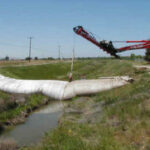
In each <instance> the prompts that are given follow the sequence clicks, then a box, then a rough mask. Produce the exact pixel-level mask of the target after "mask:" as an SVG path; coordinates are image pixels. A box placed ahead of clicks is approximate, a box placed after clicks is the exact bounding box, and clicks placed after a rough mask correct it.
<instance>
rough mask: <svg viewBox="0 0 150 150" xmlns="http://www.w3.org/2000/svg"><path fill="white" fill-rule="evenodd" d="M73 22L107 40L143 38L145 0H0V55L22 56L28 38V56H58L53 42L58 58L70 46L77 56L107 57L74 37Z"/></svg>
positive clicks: (149, 0)
mask: <svg viewBox="0 0 150 150" xmlns="http://www.w3.org/2000/svg"><path fill="white" fill-rule="evenodd" d="M77 25H82V26H83V27H85V28H86V29H88V30H90V31H91V32H93V33H95V34H96V35H98V36H99V38H101V39H106V40H143V39H148V38H150V0H5V1H4V0H0V35H1V36H0V57H5V56H6V55H8V56H10V57H17V58H24V57H26V56H27V55H28V46H29V39H28V37H29V36H33V37H34V39H33V40H32V43H33V44H32V46H33V48H34V49H33V50H32V56H33V57H35V56H38V57H58V45H61V53H62V55H63V57H71V55H72V49H73V45H75V51H76V56H78V57H83V56H94V57H96V56H108V55H107V54H106V53H105V52H103V51H102V50H100V49H99V48H97V47H96V46H95V45H93V44H92V43H90V42H88V41H86V40H85V39H83V38H82V37H79V36H78V35H75V34H74V33H73V30H72V28H73V27H74V26H77ZM118 46H120V45H118ZM131 53H133V51H131V52H125V53H122V54H121V55H130V54H131ZM134 53H136V54H143V53H144V50H137V51H134Z"/></svg>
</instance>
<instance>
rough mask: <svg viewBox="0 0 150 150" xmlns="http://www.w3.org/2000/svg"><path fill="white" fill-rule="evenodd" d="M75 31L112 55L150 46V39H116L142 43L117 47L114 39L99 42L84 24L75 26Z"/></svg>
mask: <svg viewBox="0 0 150 150" xmlns="http://www.w3.org/2000/svg"><path fill="white" fill-rule="evenodd" d="M73 30H74V32H75V33H76V34H78V35H80V36H82V37H83V38H85V39H87V40H88V41H90V42H92V43H93V44H95V45H96V46H98V47H99V48H101V49H103V50H104V51H106V52H107V53H109V54H110V55H112V56H115V57H117V58H118V57H119V56H118V55H117V54H116V53H119V52H123V51H127V50H135V49H143V48H150V41H147V40H141V41H114V42H126V43H141V44H136V45H131V46H126V47H121V48H115V47H114V46H113V44H112V41H109V42H108V41H105V40H103V41H100V42H98V41H97V40H96V38H95V37H94V36H93V35H92V34H91V33H89V32H87V31H86V30H85V29H84V28H83V27H82V26H77V27H74V28H73Z"/></svg>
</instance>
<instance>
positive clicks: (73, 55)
mask: <svg viewBox="0 0 150 150" xmlns="http://www.w3.org/2000/svg"><path fill="white" fill-rule="evenodd" d="M74 58H75V34H73V49H72V60H71V68H70V74H69V82H71V81H72V79H73V67H74Z"/></svg>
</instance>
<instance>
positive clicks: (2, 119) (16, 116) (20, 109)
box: [0, 91, 50, 133]
mask: <svg viewBox="0 0 150 150" xmlns="http://www.w3.org/2000/svg"><path fill="white" fill-rule="evenodd" d="M49 101H50V98H49V97H47V96H43V95H41V94H31V95H25V94H9V93H5V92H2V91H0V133H2V132H3V131H4V130H5V129H7V127H9V126H13V125H17V124H20V123H24V122H25V120H26V118H27V117H28V115H29V114H30V113H31V112H32V111H33V110H35V109H37V108H39V107H41V106H42V105H46V104H48V102H49Z"/></svg>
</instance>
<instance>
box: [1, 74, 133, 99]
mask: <svg viewBox="0 0 150 150" xmlns="http://www.w3.org/2000/svg"><path fill="white" fill-rule="evenodd" d="M130 81H131V78H129V77H127V76H124V77H107V78H100V79H95V80H76V81H73V82H67V81H59V80H19V79H13V78H9V77H4V76H2V75H0V90H2V91H6V92H10V93H22V94H31V93H43V94H44V95H47V96H50V97H52V98H54V99H69V98H72V97H74V96H76V95H87V94H94V93H98V92H100V91H104V90H109V89H112V88H115V87H120V86H123V85H125V84H127V83H129V82H130Z"/></svg>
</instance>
